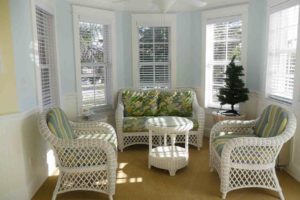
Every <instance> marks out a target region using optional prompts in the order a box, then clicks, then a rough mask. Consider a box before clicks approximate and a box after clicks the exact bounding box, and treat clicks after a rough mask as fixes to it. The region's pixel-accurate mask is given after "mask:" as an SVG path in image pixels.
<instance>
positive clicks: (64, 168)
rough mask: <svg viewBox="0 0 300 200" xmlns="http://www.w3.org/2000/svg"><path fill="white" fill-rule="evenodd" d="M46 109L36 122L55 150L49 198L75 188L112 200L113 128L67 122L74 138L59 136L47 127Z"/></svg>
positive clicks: (114, 157) (114, 174)
mask: <svg viewBox="0 0 300 200" xmlns="http://www.w3.org/2000/svg"><path fill="white" fill-rule="evenodd" d="M48 111H49V110H48ZM48 111H45V112H43V113H40V115H39V123H38V124H39V130H40V132H41V134H42V136H43V137H44V138H45V139H46V141H48V142H49V143H50V145H51V147H52V149H53V150H54V153H55V157H56V162H57V165H58V168H59V177H58V181H57V184H56V187H55V191H54V193H53V196H52V200H55V199H56V196H57V195H58V194H61V193H65V192H69V191H75V190H88V191H95V192H101V193H105V194H108V195H109V199H110V200H112V199H113V195H114V194H115V184H116V168H117V147H116V146H115V145H114V144H112V143H115V144H116V133H115V131H114V128H113V127H112V126H111V125H109V124H107V123H104V122H87V123H74V122H70V124H71V126H72V128H73V130H74V134H76V139H71V140H65V139H61V138H59V137H57V136H56V135H54V134H53V133H52V132H51V131H50V130H49V127H48V125H47V113H48ZM108 140H109V141H110V142H108Z"/></svg>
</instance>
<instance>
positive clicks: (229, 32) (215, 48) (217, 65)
mask: <svg viewBox="0 0 300 200" xmlns="http://www.w3.org/2000/svg"><path fill="white" fill-rule="evenodd" d="M241 49H242V20H241V19H240V18H239V17H233V18H232V19H228V20H224V21H217V22H212V23H208V24H207V25H206V68H207V74H206V75H207V77H206V79H207V81H206V83H207V84H206V91H207V93H206V95H208V96H207V98H206V99H207V102H206V104H207V106H209V107H219V106H220V104H219V101H218V98H217V94H218V91H219V89H220V88H221V87H223V86H224V84H225V82H224V78H225V74H224V73H225V71H226V66H227V65H228V64H229V62H230V61H231V59H232V57H233V55H236V56H237V57H236V62H237V64H240V63H241Z"/></svg>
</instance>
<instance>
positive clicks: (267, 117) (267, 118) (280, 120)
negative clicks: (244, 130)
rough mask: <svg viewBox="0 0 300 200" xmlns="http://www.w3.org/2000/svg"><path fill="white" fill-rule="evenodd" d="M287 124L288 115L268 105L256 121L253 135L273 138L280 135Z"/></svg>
mask: <svg viewBox="0 0 300 200" xmlns="http://www.w3.org/2000/svg"><path fill="white" fill-rule="evenodd" d="M287 122H288V113H287V112H286V111H285V110H284V109H283V108H281V107H279V106H275V105H269V106H268V107H267V108H266V109H264V111H263V113H262V114H261V116H260V118H259V120H258V121H257V123H256V125H255V128H254V133H255V135H257V136H258V137H274V136H277V135H279V134H281V133H282V132H283V131H284V129H285V127H286V125H287Z"/></svg>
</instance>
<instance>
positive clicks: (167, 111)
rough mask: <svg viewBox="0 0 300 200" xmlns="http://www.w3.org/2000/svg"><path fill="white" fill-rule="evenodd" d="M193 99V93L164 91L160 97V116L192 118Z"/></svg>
mask: <svg viewBox="0 0 300 200" xmlns="http://www.w3.org/2000/svg"><path fill="white" fill-rule="evenodd" d="M192 98H193V96H192V92H191V91H177V92H169V91H162V92H161V93H160V95H159V104H158V115H160V116H181V117H191V116H192V114H193V113H192V112H193V108H192V101H193V99H192Z"/></svg>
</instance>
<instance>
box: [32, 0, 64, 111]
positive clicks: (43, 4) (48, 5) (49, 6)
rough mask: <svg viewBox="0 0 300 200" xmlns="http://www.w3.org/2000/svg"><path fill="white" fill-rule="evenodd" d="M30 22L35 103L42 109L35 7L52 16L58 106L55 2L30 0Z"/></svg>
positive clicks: (58, 74)
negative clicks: (35, 93)
mask: <svg viewBox="0 0 300 200" xmlns="http://www.w3.org/2000/svg"><path fill="white" fill-rule="evenodd" d="M30 6H31V22H32V36H33V44H32V48H33V54H34V63H35V77H36V91H37V103H38V107H39V110H41V111H42V110H43V109H44V108H43V96H42V88H41V86H42V79H41V72H40V64H39V51H38V35H37V25H36V24H37V21H36V7H39V8H41V9H43V10H45V11H46V12H48V13H49V14H51V15H52V16H53V28H54V47H55V49H54V54H55V58H56V59H55V67H56V69H55V71H56V74H55V75H56V81H57V83H56V85H57V88H56V89H57V91H56V93H57V95H58V96H57V99H56V100H57V102H56V105H57V106H60V103H61V77H60V68H59V64H58V61H59V54H58V43H57V29H56V27H57V25H56V9H55V2H54V1H51V0H31V2H30Z"/></svg>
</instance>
